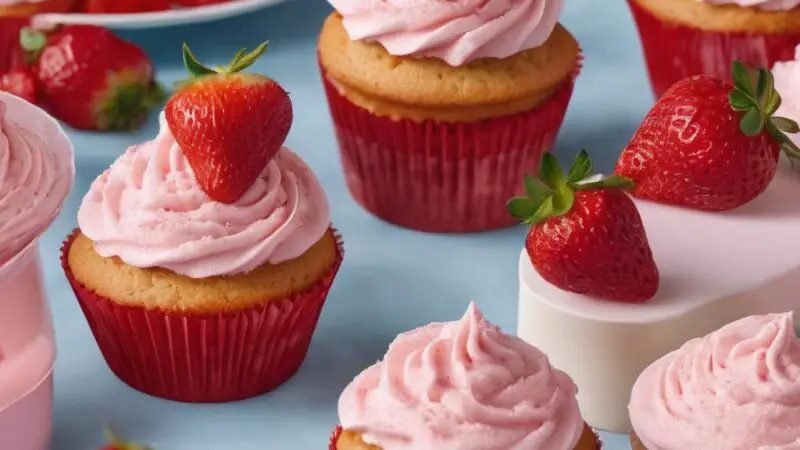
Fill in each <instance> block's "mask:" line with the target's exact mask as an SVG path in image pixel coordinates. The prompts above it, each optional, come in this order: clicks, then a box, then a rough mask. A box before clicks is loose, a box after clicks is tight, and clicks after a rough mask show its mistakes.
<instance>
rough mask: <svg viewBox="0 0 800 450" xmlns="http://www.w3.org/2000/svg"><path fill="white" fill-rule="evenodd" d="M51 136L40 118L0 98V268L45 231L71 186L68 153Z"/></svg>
mask: <svg viewBox="0 0 800 450" xmlns="http://www.w3.org/2000/svg"><path fill="white" fill-rule="evenodd" d="M55 133H60V128H58V126H57V124H55V122H54V121H53V119H51V118H50V117H49V116H47V115H46V113H45V112H43V111H41V110H39V109H38V108H36V107H35V106H33V105H30V104H27V103H24V102H23V101H22V100H19V99H16V98H9V97H8V96H7V94H4V96H2V97H0V265H2V264H3V263H4V262H6V261H7V260H9V259H10V258H11V257H13V256H14V255H15V254H16V253H17V252H19V251H20V250H22V248H23V247H25V246H26V245H28V244H29V243H30V242H31V241H33V240H34V239H36V238H37V237H38V236H39V235H40V234H41V233H43V232H44V231H45V229H46V228H47V227H48V226H50V223H51V222H52V221H53V219H55V217H56V215H57V214H58V212H59V211H60V209H61V205H62V204H63V202H64V199H65V198H66V197H67V194H68V193H69V190H70V187H71V186H72V179H73V173H74V168H73V163H72V148H71V146H70V145H69V142H68V141H67V140H66V138H63V141H60V142H59V143H58V144H56V143H55V141H56V139H55V138H53V134H55ZM51 141H52V142H51Z"/></svg>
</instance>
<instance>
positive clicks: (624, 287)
mask: <svg viewBox="0 0 800 450" xmlns="http://www.w3.org/2000/svg"><path fill="white" fill-rule="evenodd" d="M525 248H526V250H527V252H528V255H529V256H530V258H531V262H532V263H533V266H534V268H535V269H536V271H537V272H538V273H539V274H540V275H541V276H542V278H544V279H545V280H546V281H547V282H549V283H551V284H553V285H555V286H556V287H558V288H561V289H563V290H565V291H569V292H575V293H578V294H584V295H588V296H591V297H597V298H604V299H613V300H616V301H620V302H626V303H641V302H645V301H647V300H649V299H651V298H652V297H653V296H654V295H655V294H656V291H657V290H658V284H659V275H658V268H657V267H656V263H655V261H654V260H653V253H652V251H651V250H650V244H649V243H648V241H647V235H646V234H645V230H644V225H643V224H642V219H641V216H640V215H639V211H638V210H637V209H636V205H635V204H634V203H633V201H632V200H631V198H630V197H629V196H628V195H627V194H625V192H623V191H622V190H619V189H600V190H591V191H590V190H587V191H578V192H576V193H575V203H574V205H573V207H572V209H571V210H570V211H569V212H568V213H567V214H565V215H563V216H558V217H552V218H550V219H547V220H546V221H544V222H542V223H540V224H537V225H534V226H532V227H531V229H530V232H529V233H528V237H527V239H526V241H525Z"/></svg>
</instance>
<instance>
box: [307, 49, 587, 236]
mask: <svg viewBox="0 0 800 450" xmlns="http://www.w3.org/2000/svg"><path fill="white" fill-rule="evenodd" d="M580 66H581V64H580V61H579V62H578V64H577V67H576V71H575V74H574V76H573V78H572V79H571V80H569V81H568V82H566V83H565V84H564V86H563V87H562V88H560V89H559V91H558V92H557V93H556V94H555V95H554V96H553V97H552V98H550V99H549V100H548V101H546V102H545V103H544V104H542V105H540V106H539V107H538V108H536V109H534V110H531V111H527V112H524V113H520V114H515V115H511V116H507V117H500V118H495V119H488V120H483V121H478V122H472V123H460V124H459V123H438V122H434V121H425V122H421V123H420V122H414V121H410V120H393V119H391V118H388V117H381V116H377V115H375V114H372V113H371V112H369V111H367V110H366V109H364V108H361V107H360V106H357V105H355V104H353V103H352V102H350V101H349V100H348V99H347V98H345V97H344V96H343V95H341V94H340V93H339V91H338V90H337V88H336V87H334V86H333V84H331V82H330V81H329V80H328V76H327V74H326V73H325V70H324V68H323V69H322V79H323V83H324V85H325V92H326V93H327V96H328V103H329V106H330V111H331V116H332V117H333V123H334V128H335V130H336V137H337V140H338V143H339V150H340V152H341V159H342V166H343V168H344V172H345V179H346V181H347V186H348V188H349V189H350V193H351V194H352V195H353V197H354V198H355V200H356V201H357V202H358V203H360V204H361V205H362V206H363V207H364V208H366V209H367V210H368V211H370V212H372V213H373V214H375V215H376V216H378V217H380V218H381V219H383V220H386V221H388V222H391V223H394V224H396V225H400V226H402V227H406V228H411V229H415V230H420V231H431V232H472V231H482V230H490V229H495V228H502V227H507V226H510V225H514V224H516V223H519V221H518V220H517V219H515V218H514V217H512V216H511V215H510V214H509V213H508V211H507V210H506V203H507V202H508V200H509V199H510V198H511V197H514V196H516V195H519V194H521V193H522V189H523V185H522V177H523V175H525V174H531V173H537V171H538V167H539V160H540V159H541V156H542V154H543V153H544V152H545V151H548V150H550V149H551V148H552V147H553V144H554V142H555V139H556V136H557V134H558V131H559V128H560V127H561V123H562V122H563V120H564V115H565V114H566V111H567V106H568V104H569V100H570V97H571V96H572V89H573V86H574V81H575V77H577V75H578V73H579V71H580Z"/></svg>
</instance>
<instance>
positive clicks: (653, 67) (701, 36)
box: [628, 0, 800, 97]
mask: <svg viewBox="0 0 800 450" xmlns="http://www.w3.org/2000/svg"><path fill="white" fill-rule="evenodd" d="M628 4H629V5H630V8H631V11H632V12H633V18H634V20H635V21H636V24H637V27H638V28H639V36H640V38H641V41H642V48H643V50H644V56H645V60H646V62H647V70H648V72H649V73H650V84H651V86H652V87H653V92H654V93H655V95H656V97H661V95H663V94H664V92H665V91H666V90H667V89H669V88H670V86H672V85H673V84H675V83H676V82H678V81H680V80H682V79H684V78H687V77H690V76H692V75H699V74H706V75H712V76H714V77H716V78H719V79H721V80H730V77H731V66H732V65H733V62H734V61H737V60H738V61H741V62H743V63H744V64H747V65H748V66H750V67H756V68H761V67H766V68H772V66H773V65H774V64H775V63H776V62H778V61H790V60H794V54H795V47H797V45H798V44H800V33H798V34H777V35H757V34H747V33H722V32H715V31H705V30H701V29H699V28H692V27H688V26H683V25H676V24H673V23H668V22H665V21H662V20H661V19H659V18H658V17H656V16H655V15H654V14H653V13H651V12H650V11H648V10H647V9H645V8H644V7H642V6H641V5H640V4H639V3H638V2H637V1H636V0H628Z"/></svg>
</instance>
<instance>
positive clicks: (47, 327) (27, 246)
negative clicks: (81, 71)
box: [0, 93, 75, 450]
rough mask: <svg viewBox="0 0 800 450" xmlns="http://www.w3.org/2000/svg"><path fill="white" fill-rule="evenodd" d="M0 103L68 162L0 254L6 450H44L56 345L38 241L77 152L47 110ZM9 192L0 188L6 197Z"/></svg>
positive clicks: (0, 414)
mask: <svg viewBox="0 0 800 450" xmlns="http://www.w3.org/2000/svg"><path fill="white" fill-rule="evenodd" d="M0 103H2V104H3V105H2V106H3V107H4V108H6V109H5V111H6V114H7V118H8V121H9V122H12V123H15V124H17V125H19V126H21V127H23V128H25V129H27V130H29V131H30V132H32V133H34V134H35V135H36V136H37V137H38V138H40V139H41V142H40V144H41V150H42V151H45V152H52V154H53V155H56V156H57V158H58V160H59V161H61V162H62V163H63V164H61V165H59V166H57V167H58V173H57V175H58V177H64V178H63V179H62V180H63V181H65V183H62V184H61V185H59V189H57V190H55V191H53V192H51V195H52V196H53V198H52V201H50V202H47V206H46V207H45V208H43V209H42V208H39V209H35V214H34V215H33V216H32V217H34V218H35V220H31V221H30V222H28V224H29V225H31V228H30V230H27V227H26V230H25V232H24V233H16V234H14V235H15V236H19V237H18V238H17V239H14V240H12V241H11V242H0V249H6V250H7V251H10V252H11V253H10V255H11V256H10V257H8V256H7V255H6V256H3V255H2V254H0V257H2V258H4V259H0V449H2V450H46V449H47V448H48V446H49V443H50V436H51V433H52V410H53V364H54V363H55V357H56V346H55V340H54V335H53V322H52V319H51V316H50V310H49V305H48V302H47V297H46V294H45V289H44V276H43V274H42V260H41V257H40V256H39V236H40V235H41V234H42V233H43V232H44V231H45V230H46V229H47V228H48V227H49V226H50V224H51V223H52V221H53V219H54V218H55V217H56V215H57V214H58V212H59V210H60V209H61V205H62V204H63V202H64V198H65V197H66V195H67V193H68V192H69V187H70V186H71V185H72V182H73V180H74V178H75V169H74V163H73V150H72V145H71V144H70V143H69V140H68V139H67V137H66V135H65V134H64V131H63V130H62V129H61V127H60V126H59V125H58V123H57V122H56V121H55V120H53V119H52V118H51V117H50V116H48V115H47V114H46V113H45V112H44V111H42V110H41V109H39V108H37V107H36V106H33V105H31V104H29V103H27V102H25V101H23V100H20V99H18V98H16V97H12V96H10V95H7V94H3V93H0ZM3 132H4V130H3V128H2V127H0V133H3ZM23 150H24V149H23ZM9 151H10V153H9ZM15 151H20V149H15V148H14V147H13V146H12V147H8V146H6V147H5V148H0V156H2V154H3V153H4V152H6V154H10V155H11V156H12V161H13V156H14V154H15V153H14V152H15ZM12 166H13V164H12ZM9 179H11V180H13V178H6V182H9V181H8V180H9ZM2 182H3V179H0V183H2ZM0 187H2V186H1V185H0ZM12 187H14V186H12ZM3 192H4V191H3V189H0V195H4V194H3ZM5 192H9V191H8V190H5ZM6 195H7V194H6ZM8 198H12V199H14V201H15V202H16V203H20V202H24V199H19V198H14V197H8ZM8 198H7V199H8ZM0 200H2V199H0ZM32 202H33V200H32ZM11 207H12V208H14V207H15V205H12V206H11ZM28 211H29V210H24V212H25V213H28ZM2 238H3V236H0V239H2Z"/></svg>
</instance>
